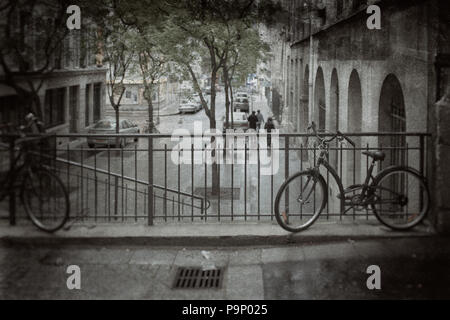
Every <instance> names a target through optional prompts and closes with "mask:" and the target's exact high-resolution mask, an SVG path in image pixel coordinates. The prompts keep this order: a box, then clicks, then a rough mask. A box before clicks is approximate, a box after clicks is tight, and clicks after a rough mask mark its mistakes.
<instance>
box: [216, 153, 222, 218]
mask: <svg viewBox="0 0 450 320" xmlns="http://www.w3.org/2000/svg"><path fill="white" fill-rule="evenodd" d="M216 154H217V150H216ZM216 159H218V157H217V158H216ZM216 161H217V171H218V178H219V179H218V181H217V185H218V187H219V190H218V195H219V198H218V203H217V214H218V221H220V194H221V192H220V189H221V187H220V160H216Z"/></svg>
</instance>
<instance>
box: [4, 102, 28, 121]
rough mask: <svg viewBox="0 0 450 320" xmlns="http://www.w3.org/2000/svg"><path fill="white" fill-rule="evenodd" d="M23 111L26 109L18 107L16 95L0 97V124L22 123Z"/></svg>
mask: <svg viewBox="0 0 450 320" xmlns="http://www.w3.org/2000/svg"><path fill="white" fill-rule="evenodd" d="M25 113H26V110H24V108H20V107H19V97H18V96H5V97H0V124H6V123H11V124H13V125H18V124H22V123H24V120H25Z"/></svg>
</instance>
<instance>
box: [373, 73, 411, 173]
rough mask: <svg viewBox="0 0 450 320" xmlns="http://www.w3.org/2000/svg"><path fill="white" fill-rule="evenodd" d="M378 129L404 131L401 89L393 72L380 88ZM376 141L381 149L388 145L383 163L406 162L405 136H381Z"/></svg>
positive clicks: (402, 163)
mask: <svg viewBox="0 0 450 320" xmlns="http://www.w3.org/2000/svg"><path fill="white" fill-rule="evenodd" d="M378 130H379V132H405V131H406V113H405V101H404V97H403V90H402V87H401V84H400V81H399V80H398V79H397V77H396V76H395V75H393V74H390V75H388V76H387V77H386V79H385V80H384V82H383V86H382V88H381V93H380V105H379V120H378ZM378 141H379V145H380V148H381V149H382V148H383V147H385V148H386V147H390V148H389V151H388V152H386V151H385V153H386V159H385V161H384V164H385V165H404V164H406V152H405V150H402V148H404V147H405V146H406V140H405V137H402V136H391V137H382V138H380V139H379V140H378Z"/></svg>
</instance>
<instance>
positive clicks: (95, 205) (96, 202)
mask: <svg viewBox="0 0 450 320" xmlns="http://www.w3.org/2000/svg"><path fill="white" fill-rule="evenodd" d="M94 176H95V180H94V189H95V190H94V198H95V199H94V207H95V209H94V210H95V213H94V216H95V217H94V221H95V222H97V216H98V176H97V146H96V145H95V144H94Z"/></svg>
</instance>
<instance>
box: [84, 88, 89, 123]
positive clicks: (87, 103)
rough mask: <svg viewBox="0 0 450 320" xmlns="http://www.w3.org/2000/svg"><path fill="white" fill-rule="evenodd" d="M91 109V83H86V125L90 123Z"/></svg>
mask: <svg viewBox="0 0 450 320" xmlns="http://www.w3.org/2000/svg"><path fill="white" fill-rule="evenodd" d="M90 111H91V85H90V84H87V85H86V98H85V109H84V125H85V126H86V127H87V126H89V124H90V118H89V112H90Z"/></svg>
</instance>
